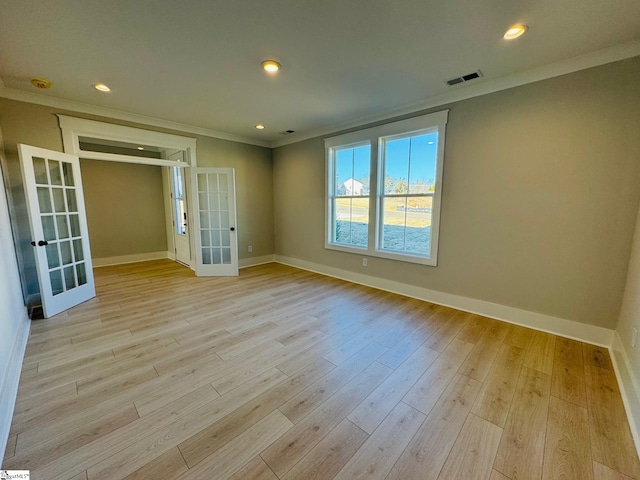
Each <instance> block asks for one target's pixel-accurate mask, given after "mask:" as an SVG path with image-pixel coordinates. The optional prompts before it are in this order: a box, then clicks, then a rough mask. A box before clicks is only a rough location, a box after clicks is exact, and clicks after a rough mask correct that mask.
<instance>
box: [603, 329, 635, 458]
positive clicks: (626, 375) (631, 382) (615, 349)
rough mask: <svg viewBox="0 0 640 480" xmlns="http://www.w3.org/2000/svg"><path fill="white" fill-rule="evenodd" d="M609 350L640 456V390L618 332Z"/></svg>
mask: <svg viewBox="0 0 640 480" xmlns="http://www.w3.org/2000/svg"><path fill="white" fill-rule="evenodd" d="M609 350H610V352H611V360H613V369H614V370H615V372H616V377H617V379H618V385H619V386H620V394H621V395H622V401H623V403H624V409H625V410H626V412H627V419H628V420H629V427H630V428H631V434H632V435H633V441H634V442H635V444H636V450H637V451H638V455H639V456H640V388H639V386H638V382H637V381H636V379H635V376H634V370H633V367H632V365H631V362H630V361H629V357H628V356H627V353H626V351H625V348H624V344H623V343H622V340H621V339H620V336H619V335H618V332H615V335H614V337H613V345H612V346H611V348H610V349H609Z"/></svg>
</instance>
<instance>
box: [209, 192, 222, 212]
mask: <svg viewBox="0 0 640 480" xmlns="http://www.w3.org/2000/svg"><path fill="white" fill-rule="evenodd" d="M209 210H213V211H214V212H215V211H217V210H220V203H219V202H218V194H217V193H210V194H209Z"/></svg>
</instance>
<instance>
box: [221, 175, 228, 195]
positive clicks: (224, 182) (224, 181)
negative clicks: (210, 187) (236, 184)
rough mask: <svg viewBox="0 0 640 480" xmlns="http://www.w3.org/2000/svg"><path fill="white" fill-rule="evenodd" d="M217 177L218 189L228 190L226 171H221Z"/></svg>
mask: <svg viewBox="0 0 640 480" xmlns="http://www.w3.org/2000/svg"><path fill="white" fill-rule="evenodd" d="M219 177H220V181H219V183H220V191H221V192H228V191H229V185H228V182H229V179H228V178H229V176H228V175H227V174H226V173H221V174H220V175H219Z"/></svg>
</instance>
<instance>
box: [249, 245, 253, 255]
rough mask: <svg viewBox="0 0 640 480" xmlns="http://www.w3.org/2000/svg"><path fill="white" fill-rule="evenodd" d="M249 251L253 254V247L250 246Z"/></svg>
mask: <svg viewBox="0 0 640 480" xmlns="http://www.w3.org/2000/svg"><path fill="white" fill-rule="evenodd" d="M248 250H249V253H251V252H253V245H249V248H248Z"/></svg>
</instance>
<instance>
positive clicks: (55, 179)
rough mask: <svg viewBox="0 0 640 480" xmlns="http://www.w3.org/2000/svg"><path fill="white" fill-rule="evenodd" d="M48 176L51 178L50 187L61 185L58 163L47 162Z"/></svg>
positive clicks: (53, 161)
mask: <svg viewBox="0 0 640 480" xmlns="http://www.w3.org/2000/svg"><path fill="white" fill-rule="evenodd" d="M49 176H50V177H51V185H62V174H61V173H60V162H57V161H55V160H49Z"/></svg>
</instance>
